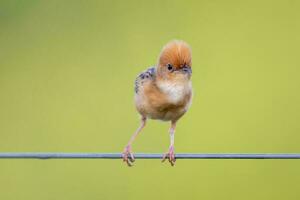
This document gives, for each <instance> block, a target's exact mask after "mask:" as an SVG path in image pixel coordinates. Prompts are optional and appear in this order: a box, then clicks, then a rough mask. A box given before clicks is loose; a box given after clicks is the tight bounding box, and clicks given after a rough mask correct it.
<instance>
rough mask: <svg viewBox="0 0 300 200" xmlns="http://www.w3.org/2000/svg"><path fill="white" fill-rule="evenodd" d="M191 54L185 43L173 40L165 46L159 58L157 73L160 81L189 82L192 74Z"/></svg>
mask: <svg viewBox="0 0 300 200" xmlns="http://www.w3.org/2000/svg"><path fill="white" fill-rule="evenodd" d="M191 67H192V53H191V48H190V47H189V45H188V44H187V43H185V42H184V41H180V40H174V41H171V42H169V43H168V44H166V45H165V46H164V47H163V49H162V51H161V53H160V56H159V60H158V66H157V71H158V75H159V77H160V78H162V79H169V80H174V81H175V80H189V79H190V77H191V73H192V69H191Z"/></svg>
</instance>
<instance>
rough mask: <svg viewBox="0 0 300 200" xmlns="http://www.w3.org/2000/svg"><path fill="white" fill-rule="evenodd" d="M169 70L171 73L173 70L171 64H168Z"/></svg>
mask: <svg viewBox="0 0 300 200" xmlns="http://www.w3.org/2000/svg"><path fill="white" fill-rule="evenodd" d="M167 67H168V70H169V71H171V70H172V69H173V66H172V65H171V64H170V63H169V64H167Z"/></svg>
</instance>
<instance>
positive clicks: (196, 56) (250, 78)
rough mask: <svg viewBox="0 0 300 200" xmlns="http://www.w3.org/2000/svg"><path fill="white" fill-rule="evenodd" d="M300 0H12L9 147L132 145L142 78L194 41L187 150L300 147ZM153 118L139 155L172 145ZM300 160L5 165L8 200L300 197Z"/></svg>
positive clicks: (6, 23) (1, 57)
mask: <svg viewBox="0 0 300 200" xmlns="http://www.w3.org/2000/svg"><path fill="white" fill-rule="evenodd" d="M299 10H300V3H299V1H296V0H289V1H287V0H282V1H271V0H270V1H266V0H254V1H232V0H231V1H222V0H219V1H210V0H207V1H171V0H170V1H156V0H155V1H58V0H57V1H29V0H27V1H25V0H24V1H9V0H7V1H3V0H2V1H0V152H28V151H29V152H47V151H51V152H121V151H122V150H123V147H124V146H125V144H126V143H127V141H128V139H129V138H130V136H131V135H132V133H133V132H134V131H135V129H136V128H137V126H138V124H139V117H138V114H137V112H136V111H135V108H134V104H133V94H134V93H133V83H134V79H135V77H136V75H137V74H138V73H139V72H141V71H143V70H144V69H145V68H147V67H149V66H150V65H153V64H155V63H156V61H157V56H158V54H159V52H160V49H161V48H162V46H163V45H164V44H165V43H167V42H168V41H170V40H172V39H175V38H176V39H183V40H185V41H187V42H188V43H189V44H190V45H191V47H192V49H193V77H192V81H193V86H194V93H195V95H194V99H193V104H192V107H191V109H190V110H189V112H188V113H187V114H186V115H185V116H184V117H183V118H182V119H181V120H180V121H179V123H178V126H177V130H176V134H175V150H176V152H210V153H213V152H232V153H238V152H244V153H258V152H270V153H272V152H282V153H290V152H300V145H299V140H300V135H299V132H300V124H299V118H300V104H299V102H300V94H299V89H300V79H299V75H300V69H299V66H300V58H299V50H300V12H299ZM168 127H169V124H168V123H162V122H159V121H150V122H149V123H148V125H147V127H146V128H145V130H144V131H143V133H142V134H141V135H140V136H139V137H138V139H137V140H136V141H135V143H134V145H133V150H134V151H135V152H158V153H162V152H165V151H166V150H167V149H168V145H169V135H168ZM299 183H300V161H298V160H178V161H177V162H176V166H175V167H170V166H169V165H168V164H167V163H164V164H161V163H160V161H159V160H137V161H136V163H135V166H134V167H132V168H128V167H127V166H126V165H125V164H124V163H122V162H121V160H0V199H3V200H16V199H26V200H27V199H28V200H38V199H43V200H48V199H49V200H50V199H64V200H68V199H70V200H71V199H72V200H76V199H132V200H133V199H145V200H147V199H149V200H150V199H229V200H232V199H246V200H247V199H249V200H253V199H264V200H266V199H272V200H275V199H278V200H279V199H280V200H281V199H289V200H294V199H295V200H296V199H297V200H298V199H300V191H299Z"/></svg>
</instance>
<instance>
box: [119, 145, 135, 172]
mask: <svg viewBox="0 0 300 200" xmlns="http://www.w3.org/2000/svg"><path fill="white" fill-rule="evenodd" d="M122 157H123V162H126V164H127V165H128V166H129V167H131V166H132V165H133V162H134V156H133V153H132V151H131V145H127V146H126V147H125V148H124V150H123V154H122Z"/></svg>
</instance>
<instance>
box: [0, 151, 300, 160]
mask: <svg viewBox="0 0 300 200" xmlns="http://www.w3.org/2000/svg"><path fill="white" fill-rule="evenodd" d="M134 157H135V158H137V159H161V158H162V157H163V154H159V153H136V154H134ZM175 157H176V159H300V153H177V154H175ZM120 158H122V154H121V153H52V152H49V153H46V152H45V153H30V152H21V153H0V159H120Z"/></svg>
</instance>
